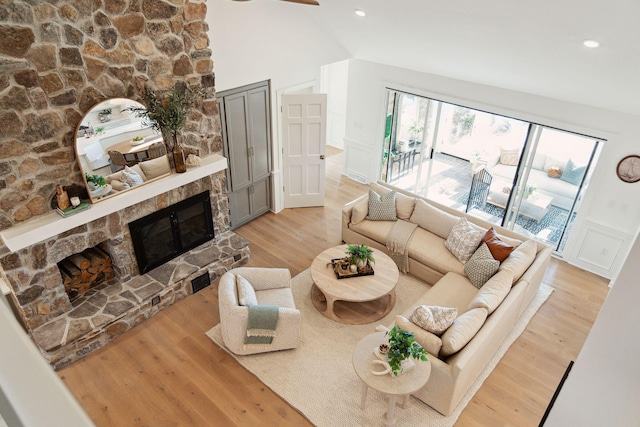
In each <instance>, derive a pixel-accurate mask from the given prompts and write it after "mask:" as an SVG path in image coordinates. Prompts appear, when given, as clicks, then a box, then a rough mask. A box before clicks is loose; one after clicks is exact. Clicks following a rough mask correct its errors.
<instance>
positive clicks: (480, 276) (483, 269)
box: [464, 243, 500, 288]
mask: <svg viewBox="0 0 640 427" xmlns="http://www.w3.org/2000/svg"><path fill="white" fill-rule="evenodd" d="M498 268H500V261H498V260H496V259H494V258H493V255H491V251H490V250H489V247H488V246H487V244H486V243H481V244H480V247H479V248H478V249H476V251H475V253H474V254H473V255H471V258H469V261H467V262H466V264H465V265H464V273H465V274H466V275H467V277H468V278H469V280H470V281H471V283H473V286H475V287H476V288H480V287H481V286H482V285H484V284H485V282H486V281H487V280H489V279H490V278H491V276H493V275H494V274H495V273H496V271H498Z"/></svg>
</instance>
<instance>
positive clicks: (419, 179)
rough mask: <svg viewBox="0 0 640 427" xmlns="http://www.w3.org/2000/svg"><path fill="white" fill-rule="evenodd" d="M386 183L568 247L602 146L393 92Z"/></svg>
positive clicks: (384, 170)
mask: <svg viewBox="0 0 640 427" xmlns="http://www.w3.org/2000/svg"><path fill="white" fill-rule="evenodd" d="M388 100H389V102H388V109H387V117H386V120H387V122H386V123H387V126H386V133H385V150H384V152H383V156H382V166H383V167H382V176H381V179H382V180H384V181H386V182H389V183H390V184H392V185H395V186H397V187H400V188H402V189H405V190H408V191H411V192H414V193H416V194H418V195H421V196H425V197H427V198H429V199H432V200H434V201H437V202H438V203H441V204H444V205H446V206H449V207H452V208H454V209H458V210H460V211H464V212H468V213H469V214H471V215H474V216H478V217H480V218H482V219H484V220H486V221H489V222H491V223H494V224H497V225H503V226H505V227H508V228H510V229H514V230H517V231H519V232H521V233H524V234H526V235H529V236H531V237H532V238H535V239H538V240H541V241H544V242H545V243H548V244H551V245H553V246H554V247H555V248H556V250H557V251H558V252H561V251H562V249H563V243H564V241H565V239H566V235H567V229H568V228H569V227H568V225H570V222H571V220H572V219H573V218H575V213H576V212H577V208H578V206H579V200H580V194H581V192H582V190H583V189H584V188H586V185H587V183H588V173H587V172H588V170H589V169H590V165H591V164H592V163H593V162H594V159H595V157H596V153H597V152H598V150H597V146H598V141H597V140H596V139H594V138H590V137H585V136H582V135H576V134H573V133H570V132H565V131H561V130H557V129H552V128H549V127H545V126H542V125H538V124H534V123H528V122H524V121H521V120H517V119H513V118H509V117H505V116H500V115H497V114H492V113H488V112H484V111H479V110H474V109H471V108H467V107H463V106H459V105H454V104H449V103H445V102H442V101H438V100H434V99H429V98H425V97H421V96H418V95H414V94H408V93H404V92H401V91H395V90H390V89H389V90H388Z"/></svg>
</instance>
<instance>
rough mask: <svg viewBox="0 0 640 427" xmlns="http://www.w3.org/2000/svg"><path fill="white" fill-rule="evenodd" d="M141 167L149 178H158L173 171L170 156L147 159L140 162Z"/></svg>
mask: <svg viewBox="0 0 640 427" xmlns="http://www.w3.org/2000/svg"><path fill="white" fill-rule="evenodd" d="M139 165H140V169H142V171H143V172H144V174H145V175H146V176H147V179H153V178H157V177H159V176H162V175H165V174H167V173H169V172H171V166H169V158H168V157H167V156H161V157H157V158H155V159H151V160H145V161H144V162H140V163H139Z"/></svg>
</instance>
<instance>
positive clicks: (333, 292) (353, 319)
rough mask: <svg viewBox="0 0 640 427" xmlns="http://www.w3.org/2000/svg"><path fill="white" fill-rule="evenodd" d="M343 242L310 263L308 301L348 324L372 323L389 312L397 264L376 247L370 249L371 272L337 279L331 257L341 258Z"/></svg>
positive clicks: (325, 313) (330, 317)
mask: <svg viewBox="0 0 640 427" xmlns="http://www.w3.org/2000/svg"><path fill="white" fill-rule="evenodd" d="M346 250H347V245H341V246H335V247H333V248H329V249H327V250H326V251H324V252H322V253H321V254H320V255H318V256H317V257H316V259H314V260H313V263H312V264H311V278H312V279H313V285H312V286H311V300H312V301H313V305H314V306H315V307H316V308H317V309H318V311H320V313H322V314H323V315H324V316H326V317H328V318H329V319H332V320H335V321H337V322H341V323H348V324H350V325H364V324H366V323H371V322H375V321H376V320H379V319H381V318H383V317H384V316H386V315H387V314H389V312H390V311H391V309H393V306H394V305H395V303H396V291H395V288H396V284H397V283H398V277H399V276H400V273H399V272H398V267H397V266H396V264H395V262H393V260H392V259H391V258H390V257H389V256H388V255H387V254H385V253H384V252H382V251H380V250H375V249H374V251H373V257H374V258H375V263H374V266H373V269H374V273H375V274H373V275H370V276H358V277H349V278H344V279H338V278H337V277H336V274H335V272H334V271H333V267H332V266H331V260H332V259H335V258H344V257H345V256H346V255H345V252H346Z"/></svg>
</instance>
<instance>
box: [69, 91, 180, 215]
mask: <svg viewBox="0 0 640 427" xmlns="http://www.w3.org/2000/svg"><path fill="white" fill-rule="evenodd" d="M131 107H142V108H145V107H144V105H142V104H141V103H139V102H136V101H133V100H131V99H127V98H113V99H108V100H106V101H103V102H101V103H99V104H97V105H95V106H94V107H93V108H91V109H90V110H89V112H87V114H85V116H84V117H83V118H82V121H81V122H80V124H79V125H78V129H77V131H76V157H77V158H78V162H79V163H80V169H81V171H82V175H83V177H84V179H85V183H86V185H87V190H88V193H89V197H90V199H91V202H93V203H95V202H97V201H100V200H104V199H105V198H108V197H112V196H114V195H117V194H119V193H121V192H122V191H127V190H130V189H133V188H135V187H136V186H138V185H140V184H143V183H144V182H146V181H147V180H148V179H150V178H151V177H148V176H146V175H145V174H144V172H143V169H147V167H146V166H149V168H150V166H151V165H153V166H154V176H153V177H154V178H155V177H158V176H159V174H160V175H164V174H168V173H170V168H169V162H168V158H167V156H166V154H167V153H166V148H165V145H164V141H163V139H162V135H160V134H159V133H158V132H156V131H154V130H153V129H152V128H151V127H150V126H148V125H145V124H144V123H143V122H142V118H140V117H136V115H135V114H134V113H132V112H131V111H129V110H128V109H129V108H131ZM161 158H162V159H161ZM152 160H154V161H153V162H151V161H152ZM143 162H149V163H146V164H145V165H144V166H145V167H144V168H143V167H142V166H143V165H142V163H143ZM165 162H166V168H165ZM158 165H160V166H158ZM125 168H126V170H125ZM130 171H133V172H134V173H130ZM136 175H137V176H136Z"/></svg>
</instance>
